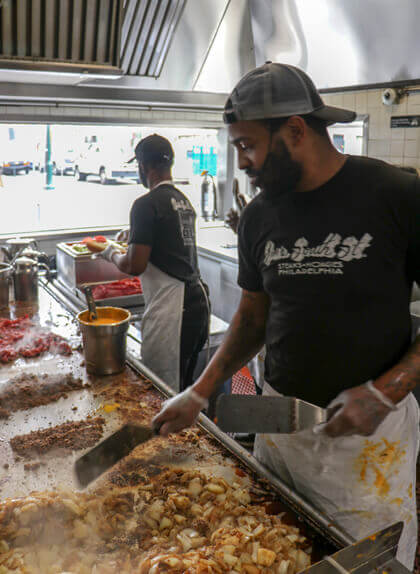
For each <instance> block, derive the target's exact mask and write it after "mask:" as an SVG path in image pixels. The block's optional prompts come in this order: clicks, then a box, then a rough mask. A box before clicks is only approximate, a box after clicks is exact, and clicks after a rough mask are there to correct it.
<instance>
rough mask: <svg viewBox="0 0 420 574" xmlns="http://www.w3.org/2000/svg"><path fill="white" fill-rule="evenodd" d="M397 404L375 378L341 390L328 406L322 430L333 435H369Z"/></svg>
mask: <svg viewBox="0 0 420 574" xmlns="http://www.w3.org/2000/svg"><path fill="white" fill-rule="evenodd" d="M396 408H397V407H396V405H394V403H393V402H392V401H391V400H390V399H389V398H388V397H387V396H385V395H384V394H383V393H382V392H381V391H379V390H378V389H376V388H375V387H373V385H372V381H368V382H367V383H365V384H364V385H360V386H358V387H353V388H351V389H347V390H345V391H343V392H342V393H340V394H339V395H338V396H337V397H336V398H335V399H334V400H333V401H331V403H330V404H329V405H328V407H327V417H328V422H327V423H326V424H325V425H323V431H324V432H325V433H326V434H327V435H329V436H331V437H338V436H351V435H362V436H369V435H371V434H373V433H374V432H375V431H376V429H377V428H378V426H379V425H380V424H381V422H382V421H383V420H384V418H385V417H386V416H387V415H389V413H390V412H391V411H393V410H396Z"/></svg>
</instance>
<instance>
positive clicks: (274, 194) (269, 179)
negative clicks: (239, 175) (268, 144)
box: [247, 139, 302, 199]
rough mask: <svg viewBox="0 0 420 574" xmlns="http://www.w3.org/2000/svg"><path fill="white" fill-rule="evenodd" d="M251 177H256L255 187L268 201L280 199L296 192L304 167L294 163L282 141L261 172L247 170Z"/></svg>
mask: <svg viewBox="0 0 420 574" xmlns="http://www.w3.org/2000/svg"><path fill="white" fill-rule="evenodd" d="M247 174H248V175H249V176H251V177H252V176H254V177H255V176H256V180H255V185H256V186H257V187H259V188H260V189H261V191H262V193H263V194H264V195H265V196H266V197H267V198H268V199H278V198H279V197H280V196H282V195H284V194H285V193H289V192H291V191H294V190H295V188H296V185H297V184H298V182H299V180H300V179H301V177H302V165H301V164H300V163H299V162H297V161H294V160H293V159H292V157H291V155H290V152H289V150H288V149H287V146H286V144H285V143H284V141H283V140H282V139H278V140H277V141H276V142H275V144H274V149H273V150H271V151H269V152H268V154H267V157H266V158H265V161H264V164H263V166H262V168H261V169H259V170H247Z"/></svg>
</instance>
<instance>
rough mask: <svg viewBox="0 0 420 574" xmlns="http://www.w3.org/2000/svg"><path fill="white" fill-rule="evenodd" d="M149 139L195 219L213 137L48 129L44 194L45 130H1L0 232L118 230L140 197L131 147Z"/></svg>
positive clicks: (165, 131) (183, 131) (170, 131)
mask: <svg viewBox="0 0 420 574" xmlns="http://www.w3.org/2000/svg"><path fill="white" fill-rule="evenodd" d="M152 133H159V134H161V135H163V136H164V137H167V138H168V139H169V140H170V141H171V143H172V146H173V147H174V150H175V162H174V167H173V177H174V179H175V182H176V184H177V185H178V187H179V188H180V189H181V190H182V191H183V192H184V193H185V194H186V195H187V196H188V197H189V199H190V201H191V202H192V204H193V205H194V207H195V209H196V212H197V213H198V214H199V213H200V209H199V207H200V184H201V171H202V169H201V168H203V169H208V170H209V171H211V172H212V173H214V174H216V173H217V149H218V144H217V130H216V129H201V128H191V127H188V128H180V127H170V128H169V127H159V126H113V125H111V126H103V125H100V126H99V125H61V124H60V125H52V126H50V141H51V146H50V160H49V161H50V165H51V169H52V182H50V183H51V185H50V186H48V187H49V188H50V189H48V188H47V172H46V163H47V160H48V156H47V149H46V148H47V126H46V125H36V124H32V125H24V124H16V125H8V124H0V168H1V169H2V176H1V180H2V181H1V186H0V233H1V234H17V233H22V232H39V231H53V230H63V229H78V228H97V227H99V228H101V227H104V228H106V227H123V226H125V225H127V224H128V220H129V212H130V208H131V205H132V203H133V202H134V200H135V199H136V198H137V197H138V196H139V195H141V194H142V193H145V192H146V190H145V188H144V187H143V186H142V185H141V184H140V183H139V181H138V171H137V163H136V162H132V163H127V161H128V160H129V159H131V158H132V157H133V155H134V148H135V146H136V144H137V142H138V141H139V140H140V139H141V138H143V137H145V136H147V135H150V134H152Z"/></svg>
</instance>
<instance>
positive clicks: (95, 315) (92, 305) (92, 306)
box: [84, 287, 98, 321]
mask: <svg viewBox="0 0 420 574" xmlns="http://www.w3.org/2000/svg"><path fill="white" fill-rule="evenodd" d="M84 293H85V296H86V301H87V305H88V308H89V316H90V320H91V321H95V320H96V319H97V318H98V312H97V310H96V304H95V300H94V298H93V294H92V288H91V287H85V289H84Z"/></svg>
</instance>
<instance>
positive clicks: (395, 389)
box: [374, 335, 420, 403]
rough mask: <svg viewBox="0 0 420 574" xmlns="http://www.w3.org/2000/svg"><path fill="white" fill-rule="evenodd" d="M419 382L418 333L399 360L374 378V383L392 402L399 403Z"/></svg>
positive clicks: (419, 348)
mask: <svg viewBox="0 0 420 574" xmlns="http://www.w3.org/2000/svg"><path fill="white" fill-rule="evenodd" d="M419 383H420V335H417V338H416V339H415V341H414V343H413V344H412V345H411V347H410V348H409V349H408V351H407V353H406V354H405V355H404V356H403V358H402V359H401V361H399V363H397V364H396V365H395V366H394V367H392V369H390V370H389V371H387V372H386V373H384V374H383V375H381V376H380V377H379V378H377V379H376V381H375V382H374V385H375V387H376V388H377V389H379V390H380V391H382V392H383V393H384V395H386V396H387V397H389V398H390V399H391V401H392V402H393V403H399V402H400V401H401V400H402V399H403V398H404V397H405V396H406V395H408V393H410V392H411V391H412V390H414V389H415V388H416V386H417V385H418V384H419Z"/></svg>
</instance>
